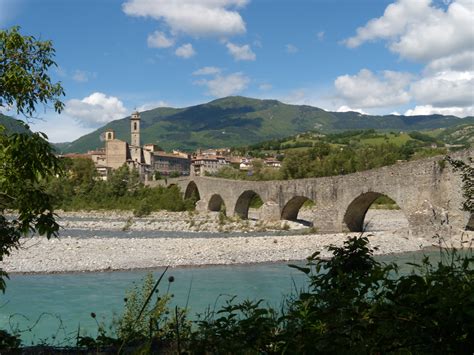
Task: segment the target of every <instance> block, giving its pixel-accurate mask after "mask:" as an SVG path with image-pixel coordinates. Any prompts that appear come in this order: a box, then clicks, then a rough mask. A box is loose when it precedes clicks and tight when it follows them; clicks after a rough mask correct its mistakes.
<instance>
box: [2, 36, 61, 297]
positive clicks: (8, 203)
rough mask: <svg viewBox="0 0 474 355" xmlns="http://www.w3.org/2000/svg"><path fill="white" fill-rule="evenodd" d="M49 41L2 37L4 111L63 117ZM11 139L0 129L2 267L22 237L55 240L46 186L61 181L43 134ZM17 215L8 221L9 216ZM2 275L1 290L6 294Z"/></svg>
mask: <svg viewBox="0 0 474 355" xmlns="http://www.w3.org/2000/svg"><path fill="white" fill-rule="evenodd" d="M54 53H55V51H54V48H53V46H52V43H51V42H50V41H39V40H36V39H35V38H34V37H32V36H24V35H21V34H20V33H19V28H18V27H13V28H11V29H10V30H1V31H0V106H3V107H10V108H14V109H15V110H16V111H17V113H18V114H21V115H23V116H25V117H26V118H32V117H33V115H34V114H35V112H36V108H37V105H38V104H43V105H45V106H46V105H47V104H49V103H52V104H53V107H54V110H55V111H56V112H58V113H59V112H60V111H61V110H62V109H63V107H64V104H63V103H62V102H61V101H60V100H59V98H60V96H62V95H64V91H63V88H62V87H61V84H60V83H52V82H51V79H50V77H49V75H48V70H49V69H50V68H51V67H52V66H55V65H56V63H55V62H54V61H53V58H54ZM25 128H26V130H27V131H28V133H14V134H8V133H7V132H5V130H4V128H3V127H0V165H1V169H0V212H1V215H0V261H2V260H3V257H4V256H5V255H9V254H10V252H11V251H12V250H13V249H15V248H18V247H19V246H20V237H21V236H25V235H28V234H30V233H38V234H40V235H46V236H47V237H48V238H50V237H52V236H57V233H58V230H59V225H58V224H57V223H56V221H55V215H54V211H53V206H52V203H51V201H52V199H51V196H50V195H49V194H48V193H47V192H45V190H44V188H43V187H42V182H43V181H44V180H46V179H48V178H50V177H52V176H57V175H59V174H60V173H61V172H62V170H61V168H60V164H59V161H58V158H56V156H55V155H54V153H53V150H52V147H51V146H50V144H49V143H48V141H47V136H46V135H45V134H43V133H31V132H29V130H28V126H27V125H26V124H25ZM7 210H8V211H16V212H14V213H13V215H12V216H9V217H7V216H6V215H5V212H6V211H7ZM5 276H6V277H8V275H7V274H6V273H5V272H4V271H3V270H1V269H0V290H1V291H3V292H5V287H6V285H5V280H4V277H5Z"/></svg>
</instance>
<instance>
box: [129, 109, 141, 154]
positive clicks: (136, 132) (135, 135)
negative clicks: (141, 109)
mask: <svg viewBox="0 0 474 355" xmlns="http://www.w3.org/2000/svg"><path fill="white" fill-rule="evenodd" d="M130 125H131V126H130V132H131V133H132V140H131V142H130V143H131V145H132V146H135V147H140V114H139V113H138V111H135V112H134V113H132V116H131V118H130Z"/></svg>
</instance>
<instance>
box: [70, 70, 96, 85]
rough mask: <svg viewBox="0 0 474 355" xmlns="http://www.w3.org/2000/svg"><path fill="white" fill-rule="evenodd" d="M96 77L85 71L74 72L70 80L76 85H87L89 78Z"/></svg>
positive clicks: (94, 74)
mask: <svg viewBox="0 0 474 355" xmlns="http://www.w3.org/2000/svg"><path fill="white" fill-rule="evenodd" d="M96 76H97V74H96V73H90V72H88V71H85V70H76V71H74V73H73V74H72V80H74V81H76V82H78V83H87V82H88V81H89V80H90V79H91V78H95V77H96Z"/></svg>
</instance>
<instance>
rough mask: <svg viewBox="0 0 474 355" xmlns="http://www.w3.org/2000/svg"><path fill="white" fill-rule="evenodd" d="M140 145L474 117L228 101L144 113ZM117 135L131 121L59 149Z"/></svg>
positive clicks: (400, 127)
mask: <svg viewBox="0 0 474 355" xmlns="http://www.w3.org/2000/svg"><path fill="white" fill-rule="evenodd" d="M140 115H141V118H142V120H141V132H142V134H141V142H142V144H143V143H155V144H158V145H160V146H161V147H163V148H164V149H166V150H171V149H181V150H188V151H189V150H195V149H196V148H210V147H224V146H242V145H247V144H253V143H257V142H260V141H263V140H268V139H274V138H283V137H287V136H289V135H292V134H297V133H302V132H305V131H308V130H318V131H321V132H323V133H329V132H338V131H345V130H354V129H372V128H373V129H376V130H384V131H389V130H397V131H409V130H423V129H435V128H448V127H453V126H456V125H458V124H466V123H468V124H474V117H466V118H458V117H455V116H443V115H429V116H396V115H384V116H373V115H364V114H361V113H358V112H331V111H325V110H323V109H321V108H318V107H313V106H309V105H291V104H285V103H282V102H280V101H278V100H274V99H264V100H261V99H255V98H248V97H242V96H228V97H224V98H220V99H216V100H213V101H210V102H207V103H203V104H198V105H194V106H189V107H184V108H172V107H159V108H155V109H151V110H147V111H143V112H141V113H140ZM107 129H113V130H114V131H115V132H116V137H117V138H118V139H122V140H126V141H129V140H130V127H129V116H128V117H124V118H122V119H119V120H115V121H111V122H109V123H107V124H106V125H104V126H102V127H100V128H98V129H96V130H95V131H94V132H91V133H89V134H87V135H84V136H82V137H80V138H78V139H76V140H75V141H73V142H70V143H61V144H57V148H58V150H59V151H61V152H63V153H69V152H77V153H83V152H86V151H87V150H93V149H96V148H98V147H102V146H103V145H104V143H103V142H101V141H100V134H101V133H102V132H104V131H105V130H107Z"/></svg>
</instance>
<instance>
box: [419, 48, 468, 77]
mask: <svg viewBox="0 0 474 355" xmlns="http://www.w3.org/2000/svg"><path fill="white" fill-rule="evenodd" d="M446 70H456V71H471V72H472V71H474V50H472V49H471V50H466V51H463V52H460V53H456V54H452V55H449V56H446V57H443V58H438V59H435V60H433V61H431V62H430V63H429V64H428V65H427V66H426V71H427V72H431V73H433V72H435V73H436V72H440V71H446Z"/></svg>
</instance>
